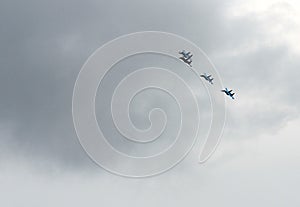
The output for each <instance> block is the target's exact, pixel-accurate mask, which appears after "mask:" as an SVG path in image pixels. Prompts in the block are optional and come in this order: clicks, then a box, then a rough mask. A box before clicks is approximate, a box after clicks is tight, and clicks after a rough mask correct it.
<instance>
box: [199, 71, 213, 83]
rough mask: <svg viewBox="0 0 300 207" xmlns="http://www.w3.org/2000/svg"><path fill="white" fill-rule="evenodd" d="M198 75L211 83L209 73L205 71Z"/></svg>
mask: <svg viewBox="0 0 300 207" xmlns="http://www.w3.org/2000/svg"><path fill="white" fill-rule="evenodd" d="M200 77H202V78H204V79H205V80H207V81H208V82H209V83H210V84H213V82H212V81H213V78H211V75H206V73H204V74H202V75H200Z"/></svg>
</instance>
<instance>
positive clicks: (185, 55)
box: [179, 50, 193, 59]
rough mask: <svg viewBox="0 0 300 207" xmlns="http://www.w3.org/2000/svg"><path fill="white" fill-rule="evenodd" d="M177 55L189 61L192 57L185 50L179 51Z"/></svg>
mask: <svg viewBox="0 0 300 207" xmlns="http://www.w3.org/2000/svg"><path fill="white" fill-rule="evenodd" d="M179 54H181V55H182V56H183V57H184V58H187V59H190V58H191V57H193V55H192V54H191V52H186V51H185V50H182V51H179Z"/></svg>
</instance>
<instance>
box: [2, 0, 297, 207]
mask: <svg viewBox="0 0 300 207" xmlns="http://www.w3.org/2000/svg"><path fill="white" fill-rule="evenodd" d="M0 26H1V30H0V34H1V35H0V45H1V47H0V94H1V99H0V100H1V101H0V198H1V199H0V205H1V206H12V207H19V206H30V207H35V206H67V205H68V206H74V207H76V206H83V205H85V206H120V205H122V206H131V207H134V206H146V207H147V206H154V205H155V206H175V207H177V206H178V207H179V206H192V207H193V206H201V205H202V206H209V207H215V206H231V207H232V206H234V207H235V206H272V207H274V206H275V207H276V206H278V207H279V206H291V207H293V206H295V207H296V206H299V205H300V198H299V196H298V193H299V191H300V188H299V183H300V151H299V150H298V147H299V146H300V140H299V134H300V129H299V125H300V116H299V115H300V96H299V93H298V90H297V89H298V88H299V87H300V82H299V81H298V79H297V78H298V77H299V76H300V70H299V68H300V58H299V56H300V46H299V45H300V38H299V37H300V4H299V2H298V1H296V0H294V1H293V0H283V1H277V0H264V1H259V0H251V1H250V0H246V1H237V0H230V1H221V0H212V1H204V0H197V1H196V0H193V1H192V0H188V1H178V0H175V1H174V0H173V1H170V0H163V1H158V0H153V1H137V0H133V1H130V2H129V1H128V2H126V1H120V0H112V1H102V0H101V1H93V0H88V1H84V2H83V1H78V0H77V1H68V0H63V1H46V0H45V1H37V0H29V1H15V0H13V1H8V0H1V1H0ZM149 30H155V31H164V32H170V33H174V34H178V35H180V36H183V37H185V38H187V39H189V40H190V41H192V42H194V43H195V44H196V45H198V46H199V47H200V48H201V49H202V50H203V51H204V52H205V53H206V54H207V55H208V56H209V58H210V59H211V61H212V62H213V63H214V65H215V67H216V69H217V71H218V73H219V74H220V76H221V77H222V80H223V84H224V85H226V86H227V87H229V88H233V89H234V91H235V92H236V100H235V101H231V100H230V99H227V105H226V108H227V120H226V125H225V129H224V133H223V136H222V141H221V143H220V145H219V147H218V149H217V151H216V152H215V154H214V155H213V156H212V157H211V159H209V160H208V161H207V162H206V163H204V164H198V163H197V159H196V158H197V155H198V148H197V146H196V147H195V148H193V150H192V151H191V152H190V153H189V155H188V156H187V157H186V159H185V160H184V161H183V162H181V163H180V164H179V165H177V166H176V167H175V168H173V169H172V170H170V171H168V172H166V173H163V174H161V175H158V176H154V177H150V178H146V179H132V178H124V177H120V176H117V175H114V174H111V173H109V172H107V171H105V170H104V169H102V168H100V167H99V166H97V165H96V164H95V163H94V162H93V161H91V159H90V158H89V157H88V156H87V154H86V153H85V151H84V150H83V148H82V147H81V145H80V143H79V142H78V139H77V135H76V133H75V129H74V126H73V121H72V94H73V87H74V84H75V81H76V77H77V75H78V73H79V71H80V69H81V67H82V66H83V64H84V62H85V61H86V60H87V58H88V57H89V56H90V55H91V54H92V53H93V52H94V51H95V50H96V49H97V48H99V47H100V46H101V45H103V44H104V43H106V42H108V41H110V40H112V39H114V38H116V37H118V36H120V35H125V34H128V33H132V32H138V31H149ZM150 59H151V58H150ZM129 65H130V64H129ZM99 110H100V111H101V108H100V109H99ZM100 115H101V114H100Z"/></svg>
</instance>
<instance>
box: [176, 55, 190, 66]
mask: <svg viewBox="0 0 300 207" xmlns="http://www.w3.org/2000/svg"><path fill="white" fill-rule="evenodd" d="M179 59H180V60H182V61H183V62H185V63H186V64H188V65H189V66H190V67H192V62H193V61H192V59H190V58H188V59H187V58H184V57H180V58H179Z"/></svg>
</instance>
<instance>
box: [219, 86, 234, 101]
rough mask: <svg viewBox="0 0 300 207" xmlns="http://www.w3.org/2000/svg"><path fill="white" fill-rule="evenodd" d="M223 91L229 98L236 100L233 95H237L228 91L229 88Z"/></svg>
mask: <svg viewBox="0 0 300 207" xmlns="http://www.w3.org/2000/svg"><path fill="white" fill-rule="evenodd" d="M221 91H222V92H224V93H225V94H226V95H227V96H230V97H231V98H232V99H234V97H233V95H234V94H235V93H232V90H228V89H227V88H225V89H224V90H221Z"/></svg>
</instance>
